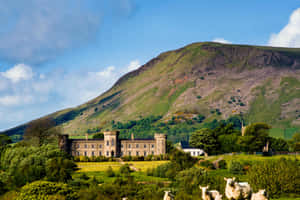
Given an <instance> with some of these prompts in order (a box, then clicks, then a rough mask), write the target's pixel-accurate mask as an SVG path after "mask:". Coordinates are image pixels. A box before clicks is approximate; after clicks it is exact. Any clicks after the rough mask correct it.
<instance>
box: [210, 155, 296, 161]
mask: <svg viewBox="0 0 300 200" xmlns="http://www.w3.org/2000/svg"><path fill="white" fill-rule="evenodd" d="M220 157H223V158H224V159H225V160H226V161H230V160H240V161H260V160H276V159H280V158H291V159H294V158H297V159H300V155H276V156H262V155H243V154H240V155H219V156H209V157H208V160H216V159H218V158H220Z"/></svg>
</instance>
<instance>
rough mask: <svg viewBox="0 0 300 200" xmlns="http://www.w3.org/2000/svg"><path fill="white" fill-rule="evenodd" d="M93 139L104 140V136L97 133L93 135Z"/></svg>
mask: <svg viewBox="0 0 300 200" xmlns="http://www.w3.org/2000/svg"><path fill="white" fill-rule="evenodd" d="M93 139H104V134H103V133H97V134H95V135H93Z"/></svg>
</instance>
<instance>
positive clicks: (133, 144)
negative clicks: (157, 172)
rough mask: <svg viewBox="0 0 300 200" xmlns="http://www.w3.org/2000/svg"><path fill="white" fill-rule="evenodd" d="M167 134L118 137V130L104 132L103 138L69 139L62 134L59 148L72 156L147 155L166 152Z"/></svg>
mask: <svg viewBox="0 0 300 200" xmlns="http://www.w3.org/2000/svg"><path fill="white" fill-rule="evenodd" d="M166 141H167V136H166V135H164V134H155V135H154V139H134V136H133V134H132V135H131V139H122V140H120V139H119V132H118V131H107V132H104V139H88V138H86V139H69V137H68V135H62V136H61V137H60V139H59V147H60V148H61V150H64V151H65V152H67V153H69V154H71V155H72V156H88V157H91V156H106V157H122V156H148V155H160V154H165V153H166Z"/></svg>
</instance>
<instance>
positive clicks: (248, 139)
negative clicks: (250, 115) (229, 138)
mask: <svg viewBox="0 0 300 200" xmlns="http://www.w3.org/2000/svg"><path fill="white" fill-rule="evenodd" d="M270 128H271V126H269V125H268V124H266V123H253V124H250V125H248V126H247V127H246V129H245V133H244V136H243V137H240V138H239V141H238V143H239V144H240V145H241V148H242V150H243V151H246V152H247V151H249V152H256V151H262V150H263V147H264V146H265V145H266V143H267V141H268V139H269V130H270Z"/></svg>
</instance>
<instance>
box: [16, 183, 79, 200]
mask: <svg viewBox="0 0 300 200" xmlns="http://www.w3.org/2000/svg"><path fill="white" fill-rule="evenodd" d="M32 199H39V200H48V199H66V200H77V199H78V194H77V193H76V192H75V191H73V190H72V188H71V187H69V186H68V185H66V184H63V183H53V182H48V181H35V182H32V183H30V184H27V185H25V186H23V187H22V188H21V191H20V193H19V195H18V197H17V200H32Z"/></svg>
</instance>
